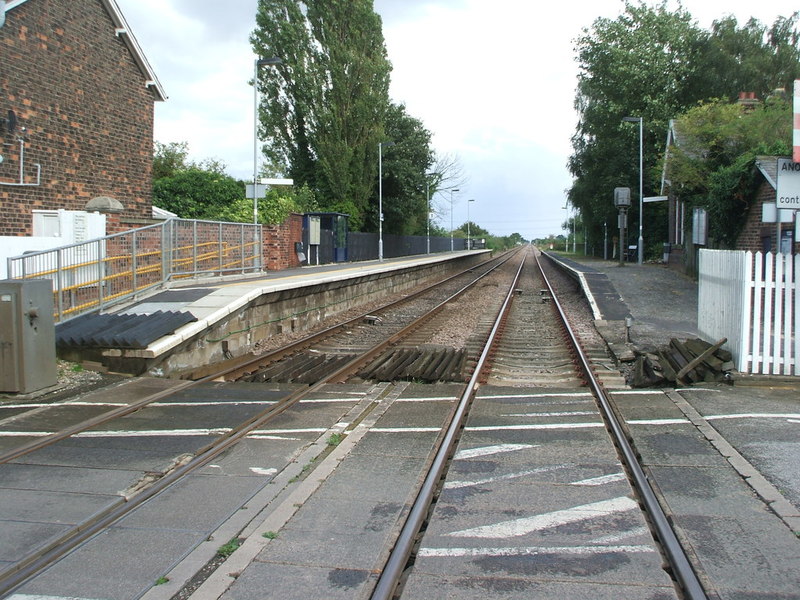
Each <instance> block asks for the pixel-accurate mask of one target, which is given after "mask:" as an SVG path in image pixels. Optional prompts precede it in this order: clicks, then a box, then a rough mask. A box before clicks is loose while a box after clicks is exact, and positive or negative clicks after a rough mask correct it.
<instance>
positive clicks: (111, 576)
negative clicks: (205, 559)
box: [17, 527, 197, 600]
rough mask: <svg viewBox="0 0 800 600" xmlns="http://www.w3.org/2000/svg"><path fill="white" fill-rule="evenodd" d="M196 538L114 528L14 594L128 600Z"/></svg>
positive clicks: (153, 581)
mask: <svg viewBox="0 0 800 600" xmlns="http://www.w3.org/2000/svg"><path fill="white" fill-rule="evenodd" d="M196 538H197V534H196V533H195V532H183V531H160V530H155V531H154V530H133V529H123V528H118V527H117V528H113V529H110V530H106V531H105V532H104V533H102V534H100V535H98V536H97V538H95V540H94V541H93V542H92V543H91V544H85V545H83V546H81V547H80V548H78V549H77V550H76V551H75V552H73V553H72V554H70V555H68V556H67V557H65V558H64V559H63V560H61V561H60V562H59V563H57V564H56V565H54V566H52V567H50V568H49V569H48V570H47V571H44V572H43V573H42V574H40V575H39V576H38V577H36V578H35V579H32V580H31V581H30V582H28V583H27V584H25V585H24V586H22V587H21V588H20V589H19V590H17V593H18V594H29V595H32V596H37V595H38V596H45V597H52V598H64V597H72V598H93V599H108V600H111V599H113V600H133V599H134V598H138V597H140V596H141V595H142V594H143V593H144V592H145V591H146V590H147V589H148V588H150V587H151V586H152V585H154V584H155V582H156V580H157V579H158V578H159V577H161V576H162V575H163V574H164V573H165V572H166V570H167V569H166V568H167V567H168V566H169V565H171V564H173V563H174V561H175V560H176V557H180V556H181V555H182V554H183V553H184V552H185V549H186V548H187V547H189V546H190V545H191V544H192V543H193V542H194V541H195V540H196Z"/></svg>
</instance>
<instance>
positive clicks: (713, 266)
mask: <svg viewBox="0 0 800 600" xmlns="http://www.w3.org/2000/svg"><path fill="white" fill-rule="evenodd" d="M799 275H800V255H796V256H792V255H788V254H787V255H784V254H772V253H771V252H768V253H766V254H763V253H761V252H756V253H755V254H753V253H752V252H744V251H733V250H700V261H699V288H698V315H697V321H698V331H699V332H700V334H701V335H702V336H703V337H704V338H706V339H714V340H716V339H721V338H723V337H726V338H728V344H727V347H728V349H729V350H730V351H731V353H732V354H733V356H734V360H735V361H736V365H737V368H738V370H739V371H740V372H742V373H760V374H769V375H800V360H798V357H800V315H798V308H799V307H800V281H798V279H800V278H799V277H798V276H799Z"/></svg>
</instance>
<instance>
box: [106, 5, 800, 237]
mask: <svg viewBox="0 0 800 600" xmlns="http://www.w3.org/2000/svg"><path fill="white" fill-rule="evenodd" d="M117 2H118V4H119V6H120V8H121V9H122V12H123V14H124V15H125V18H126V19H127V20H128V23H129V25H130V26H131V28H132V30H133V33H134V35H135V36H136V38H137V39H138V41H139V44H140V45H141V47H142V49H143V50H144V53H145V55H146V56H147V58H148V60H149V61H150V63H151V64H152V66H153V68H154V70H155V72H156V74H157V76H158V78H159V80H160V81H161V84H162V85H163V87H164V89H165V90H166V93H167V96H168V97H169V98H168V100H167V101H166V102H163V103H157V104H156V111H155V139H156V140H157V141H159V142H163V143H169V142H187V143H188V144H189V150H190V156H191V158H192V159H194V160H198V161H199V160H202V159H204V158H215V159H219V160H221V161H222V162H224V163H225V164H226V165H227V169H228V172H229V173H230V174H231V175H233V176H234V177H237V178H240V179H250V180H252V174H253V90H252V87H251V86H249V85H248V81H249V80H250V79H252V73H253V60H254V58H255V56H254V54H253V51H252V49H251V47H250V44H249V41H248V39H249V35H250V32H251V31H252V30H253V28H254V26H255V10H256V4H257V2H256V0H227V1H226V2H220V1H219V0H117ZM682 4H683V6H684V7H685V8H686V9H687V10H688V11H689V12H690V13H691V14H692V16H693V17H694V18H695V19H696V20H697V21H698V23H699V24H700V25H701V26H703V27H709V26H710V25H711V22H712V21H713V20H714V19H717V18H719V17H721V16H723V15H725V14H733V15H734V16H736V17H737V18H738V19H739V23H740V24H743V23H744V22H746V20H747V19H749V18H750V17H756V18H757V19H759V20H761V21H762V22H763V23H765V24H769V25H771V24H772V23H773V21H774V20H775V18H776V17H777V16H778V15H783V16H789V11H790V10H791V7H792V3H787V2H785V1H784V2H778V1H777V0H761V1H759V2H753V1H752V0H726V2H724V3H723V2H717V1H715V0H684V1H683V3H682ZM669 6H670V7H671V8H674V7H675V6H677V3H676V2H675V1H674V0H670V2H669ZM623 7H624V2H623V0H572V1H571V2H547V3H539V2H532V1H531V0H492V1H491V2H490V1H489V0H375V11H376V12H377V13H378V14H380V15H381V17H382V19H383V33H384V37H385V39H386V47H387V50H388V54H389V60H390V61H391V62H392V65H393V70H392V76H391V78H392V84H391V96H392V99H393V100H394V101H395V102H402V103H405V104H406V107H407V109H408V112H409V114H410V115H412V116H414V117H416V118H418V119H421V120H422V121H423V123H424V124H425V127H427V128H428V129H429V130H430V131H431V132H432V133H433V145H434V147H435V149H436V151H437V153H441V154H453V155H456V156H458V158H459V160H460V162H461V163H462V165H463V167H464V171H465V174H466V176H467V178H468V182H467V184H466V185H464V186H462V188H461V190H460V191H459V192H458V193H457V194H456V195H455V201H454V210H453V213H454V222H455V224H456V226H458V225H460V224H461V223H464V222H465V221H466V220H467V200H468V199H474V200H475V202H472V203H470V204H469V210H470V213H469V216H470V219H471V220H472V221H473V222H475V223H477V224H478V225H480V226H482V227H484V228H486V229H488V230H489V231H490V232H491V233H493V234H495V235H508V234H510V233H513V232H518V233H520V234H522V235H523V237H525V238H528V239H530V238H536V237H544V236H546V235H548V234H550V233H553V234H558V233H562V231H561V229H560V227H561V224H562V223H563V222H564V220H565V218H566V211H565V210H563V209H562V207H563V206H564V204H565V201H564V199H565V190H566V189H568V188H569V187H570V186H571V182H572V180H571V177H570V175H569V172H568V171H567V167H566V163H567V159H568V157H569V155H570V152H571V147H570V137H571V136H572V134H573V132H574V130H575V124H576V115H575V112H574V109H573V100H574V95H575V86H576V82H577V79H576V77H577V65H576V62H575V53H574V40H575V38H576V37H578V36H579V35H580V33H581V30H582V28H584V27H588V26H590V25H591V23H592V22H593V21H594V19H596V18H597V17H600V16H602V17H610V18H615V17H616V16H618V15H619V14H620V13H621V11H622V9H623ZM664 137H665V139H666V132H665V135H664ZM396 141H398V142H399V141H400V140H396ZM376 161H377V157H376ZM439 204H440V205H441V206H442V207H443V208H444V210H445V214H444V218H443V219H442V220H441V224H442V225H443V226H444V227H446V228H449V222H450V217H449V212H448V211H449V195H448V196H447V197H446V198H440V199H439Z"/></svg>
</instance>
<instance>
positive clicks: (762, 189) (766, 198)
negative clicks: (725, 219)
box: [736, 180, 800, 252]
mask: <svg viewBox="0 0 800 600" xmlns="http://www.w3.org/2000/svg"><path fill="white" fill-rule="evenodd" d="M775 197H776V194H775V188H773V187H772V186H771V185H770V184H769V183H767V181H766V180H762V182H761V185H760V186H759V188H758V192H757V193H756V196H755V199H754V200H753V202H752V204H751V205H750V210H749V212H748V214H747V217H746V220H745V224H744V227H743V228H742V231H741V233H740V234H739V237H738V239H737V240H736V250H750V251H751V252H763V250H764V244H763V240H764V238H769V239H770V244H771V245H770V248H771V249H772V251H773V252H775V251H776V250H779V249H780V247H779V243H778V242H777V241H776V240H777V229H778V227H777V224H776V223H762V221H761V207H762V206H763V205H764V203H768V202H769V203H773V204H774V203H775ZM792 227H794V224H793V223H783V225H782V229H783V231H786V230H789V229H791V228H792ZM798 251H800V243H798V240H794V252H798Z"/></svg>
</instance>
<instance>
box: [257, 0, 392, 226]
mask: <svg viewBox="0 0 800 600" xmlns="http://www.w3.org/2000/svg"><path fill="white" fill-rule="evenodd" d="M256 25H257V27H256V30H255V31H254V32H253V34H252V36H251V43H252V45H253V49H254V50H255V52H256V54H257V55H258V56H262V57H278V58H280V59H281V63H280V64H277V65H274V66H270V67H265V68H261V69H259V70H258V77H257V81H256V82H255V83H256V85H257V86H258V89H259V91H260V92H262V94H263V96H264V99H263V101H262V102H261V104H260V106H259V111H258V116H259V124H260V128H259V130H260V133H261V135H262V136H265V137H267V138H269V139H270V144H269V145H268V147H267V150H266V154H267V156H268V157H269V158H270V159H271V160H272V161H273V162H274V163H276V164H278V165H282V166H284V167H285V168H286V169H287V172H288V175H289V176H290V177H292V178H293V179H294V180H295V182H296V183H297V184H299V185H303V184H306V185H308V186H309V187H310V188H311V189H313V190H315V192H317V194H318V197H319V198H320V203H321V206H322V207H323V209H326V210H334V211H339V212H347V213H350V215H351V226H352V227H353V228H354V229H358V228H360V226H361V225H362V223H363V218H364V213H365V212H366V211H367V206H368V202H369V199H370V196H371V195H372V192H373V189H374V187H375V182H376V179H377V168H378V165H377V157H376V155H375V149H376V148H377V145H378V143H379V142H380V141H382V140H383V139H384V123H385V118H386V110H387V107H388V106H389V73H390V71H391V65H390V63H389V60H388V59H387V56H386V48H385V44H384V40H383V31H382V28H381V19H380V17H379V16H378V15H377V14H376V13H375V11H374V10H373V7H372V1H371V0H333V1H332V0H307V1H306V2H300V1H298V0H259V2H258V9H257V13H256Z"/></svg>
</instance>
